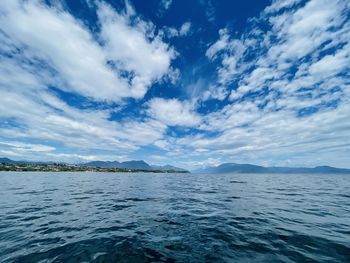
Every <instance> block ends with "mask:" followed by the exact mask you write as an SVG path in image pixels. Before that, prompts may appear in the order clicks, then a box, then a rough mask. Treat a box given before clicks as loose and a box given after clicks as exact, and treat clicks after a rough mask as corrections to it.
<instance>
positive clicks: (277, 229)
mask: <svg viewBox="0 0 350 263" xmlns="http://www.w3.org/2000/svg"><path fill="white" fill-rule="evenodd" d="M29 179H30V180H29ZM0 180H1V184H0V195H1V197H2V198H1V200H2V204H1V209H0V262H40V261H42V262H350V254H349V253H350V252H349V251H350V240H349V238H348V237H349V233H350V232H349V229H350V221H349V219H348V215H349V213H350V208H349V198H350V196H349V195H348V194H347V193H350V184H349V178H348V176H347V175H327V174H323V175H321V174H320V175H297V176H296V175H287V174H270V175H269V174H257V175H254V174H249V175H247V174H224V175H223V174H220V175H218V174H215V175H214V174H213V175H201V174H186V175H183V174H179V175H177V174H141V173H140V174H104V173H100V174H98V173H96V174H95V173H89V174H86V173H54V174H52V173H47V174H46V173H40V174H37V173H31V174H29V173H16V175H15V176H14V174H13V173H1V177H0ZM23 182H26V183H25V184H24V183H23ZM18 188H21V189H18ZM21 193H25V194H21Z"/></svg>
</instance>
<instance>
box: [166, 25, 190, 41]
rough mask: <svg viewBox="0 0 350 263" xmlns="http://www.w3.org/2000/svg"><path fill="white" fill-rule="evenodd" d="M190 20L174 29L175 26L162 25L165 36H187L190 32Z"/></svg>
mask: <svg viewBox="0 0 350 263" xmlns="http://www.w3.org/2000/svg"><path fill="white" fill-rule="evenodd" d="M191 26H192V24H191V22H185V23H183V24H182V25H181V27H180V28H179V29H176V28H175V27H164V28H163V30H164V33H165V35H166V36H167V37H169V38H173V37H183V36H187V35H188V34H190V32H191Z"/></svg>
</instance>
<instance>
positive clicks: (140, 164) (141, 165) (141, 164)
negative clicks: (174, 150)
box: [0, 158, 187, 172]
mask: <svg viewBox="0 0 350 263" xmlns="http://www.w3.org/2000/svg"><path fill="white" fill-rule="evenodd" d="M0 163H6V164H21V163H33V164H51V163H53V162H31V161H14V160H11V159H9V158H0ZM80 166H86V167H102V168H123V169H133V170H160V171H176V172H185V171H187V170H185V169H182V168H179V167H175V166H172V165H163V166H161V165H150V164H148V163H146V162H145V161H126V162H118V161H92V162H88V163H82V164H80Z"/></svg>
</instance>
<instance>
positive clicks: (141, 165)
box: [81, 160, 186, 172]
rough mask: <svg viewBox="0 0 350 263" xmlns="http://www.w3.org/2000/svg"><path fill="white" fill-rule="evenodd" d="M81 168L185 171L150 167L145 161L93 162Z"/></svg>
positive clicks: (158, 166) (171, 167)
mask: <svg viewBox="0 0 350 263" xmlns="http://www.w3.org/2000/svg"><path fill="white" fill-rule="evenodd" d="M81 165H82V166H90V167H108V168H124V169H140V170H161V171H169V170H172V171H179V172H183V171H186V170H185V169H182V168H179V167H175V166H172V165H162V166H161V165H150V164H148V163H146V162H145V161H142V160H141V161H126V162H118V161H93V162H88V163H84V164H81Z"/></svg>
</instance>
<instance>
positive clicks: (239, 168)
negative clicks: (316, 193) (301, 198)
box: [193, 163, 350, 174]
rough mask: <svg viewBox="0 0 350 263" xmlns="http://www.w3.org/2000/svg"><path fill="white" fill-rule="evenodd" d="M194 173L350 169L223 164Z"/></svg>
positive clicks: (348, 171) (295, 172) (329, 171)
mask: <svg viewBox="0 0 350 263" xmlns="http://www.w3.org/2000/svg"><path fill="white" fill-rule="evenodd" d="M193 172H194V173H219V174H220V173H284V174H285V173H288V174H292V173H293V174H297V173H343V174H344V173H346V174H350V169H344V168H335V167H331V166H317V167H313V168H306V167H264V166H259V165H253V164H237V163H223V164H220V165H218V166H213V167H207V168H204V169H198V170H195V171H193Z"/></svg>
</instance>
